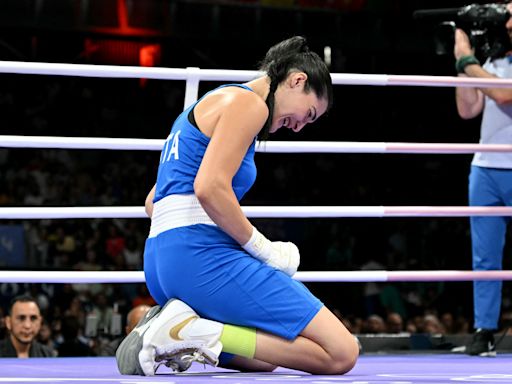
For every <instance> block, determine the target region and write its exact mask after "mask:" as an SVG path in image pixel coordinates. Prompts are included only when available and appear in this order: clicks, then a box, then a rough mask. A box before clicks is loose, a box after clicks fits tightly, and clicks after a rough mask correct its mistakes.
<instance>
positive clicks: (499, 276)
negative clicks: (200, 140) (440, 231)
mask: <svg viewBox="0 0 512 384" xmlns="http://www.w3.org/2000/svg"><path fill="white" fill-rule="evenodd" d="M293 277H294V279H296V280H299V281H303V282H406V281H475V280H487V281H497V280H512V271H332V272H330V271H327V272H324V271H311V272H297V273H296V274H295V275H294V276H293ZM0 282H1V283H71V284H73V283H75V284H78V283H144V282H145V278H144V272H142V271H0Z"/></svg>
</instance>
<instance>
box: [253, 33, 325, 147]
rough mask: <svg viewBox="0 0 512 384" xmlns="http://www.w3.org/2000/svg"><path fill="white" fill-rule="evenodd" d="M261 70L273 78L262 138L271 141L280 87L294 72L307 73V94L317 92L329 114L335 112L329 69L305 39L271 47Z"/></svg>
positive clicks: (297, 37)
mask: <svg viewBox="0 0 512 384" xmlns="http://www.w3.org/2000/svg"><path fill="white" fill-rule="evenodd" d="M259 69H260V70H261V71H265V72H266V73H267V75H268V76H269V77H270V92H269V94H268V96H267V99H266V100H265V102H266V104H267V106H268V110H269V116H268V119H267V121H266V122H265V125H264V126H263V128H262V130H261V132H260V136H261V138H263V139H266V138H267V137H268V133H269V130H270V126H271V124H272V116H273V114H274V93H275V91H276V89H277V86H278V85H279V84H281V83H282V82H283V81H284V80H286V78H287V77H288V74H289V73H290V72H292V71H300V72H304V73H305V74H306V75H307V76H308V79H307V81H306V84H305V86H304V90H305V91H310V90H313V92H315V94H316V95H317V97H318V98H320V99H322V98H326V99H327V110H329V109H330V108H331V106H332V99H333V93H332V79H331V74H330V72H329V68H328V67H327V65H326V64H325V63H324V61H323V60H322V59H321V58H320V56H318V55H317V54H316V53H315V52H312V51H310V50H309V47H308V45H307V42H306V39H305V38H304V37H302V36H294V37H291V38H289V39H287V40H284V41H281V42H280V43H278V44H276V45H274V46H273V47H271V48H270V49H269V50H268V52H267V54H266V55H265V58H264V59H263V60H262V61H261V62H260V65H259Z"/></svg>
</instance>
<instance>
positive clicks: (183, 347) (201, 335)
mask: <svg viewBox="0 0 512 384" xmlns="http://www.w3.org/2000/svg"><path fill="white" fill-rule="evenodd" d="M223 327H224V325H223V324H221V323H218V322H216V321H211V320H206V319H201V318H200V317H199V316H198V315H197V313H196V312H195V311H194V310H193V309H192V308H190V307H189V306H188V305H187V304H185V303H184V302H182V301H180V300H176V299H171V300H169V301H168V302H167V304H165V306H164V307H163V308H162V310H161V311H160V312H159V313H158V315H157V316H155V318H154V320H153V321H152V322H151V324H150V326H149V327H148V329H147V330H145V332H144V333H143V334H142V335H141V337H142V345H141V349H140V352H139V353H138V362H139V364H140V367H141V369H142V371H143V372H144V374H145V375H146V376H153V375H154V374H155V372H156V370H157V368H158V367H159V366H160V365H161V364H165V365H166V366H168V367H169V368H172V369H173V370H175V371H178V372H182V371H185V370H187V369H188V368H189V367H190V365H191V364H192V362H193V361H197V362H200V363H204V364H210V365H213V366H217V364H218V362H219V355H220V353H221V351H222V344H221V342H220V341H219V339H220V336H221V334H222V330H223Z"/></svg>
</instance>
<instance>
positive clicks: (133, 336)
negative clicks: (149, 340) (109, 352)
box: [116, 306, 161, 376]
mask: <svg viewBox="0 0 512 384" xmlns="http://www.w3.org/2000/svg"><path fill="white" fill-rule="evenodd" d="M160 309H161V308H160V307H159V306H155V307H152V308H151V309H150V310H149V311H148V313H147V314H146V316H144V317H143V318H142V319H141V321H140V322H139V323H138V324H137V326H136V327H135V329H134V330H133V331H131V332H130V334H129V335H128V336H126V337H125V338H124V340H123V341H122V342H121V344H120V345H119V347H118V348H117V351H116V361H117V368H118V369H119V372H120V373H121V374H122V375H140V376H145V373H144V371H143V370H142V367H141V365H140V362H139V352H140V351H141V349H142V344H143V343H142V341H143V336H144V334H145V332H146V330H147V329H148V328H149V327H145V328H144V326H145V325H146V324H147V323H149V321H150V320H152V319H153V318H154V317H155V316H157V315H158V314H159V313H160V312H161V311H160Z"/></svg>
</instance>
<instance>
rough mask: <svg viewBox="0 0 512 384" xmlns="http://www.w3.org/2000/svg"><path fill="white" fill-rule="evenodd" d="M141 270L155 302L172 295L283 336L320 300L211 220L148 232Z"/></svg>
mask: <svg viewBox="0 0 512 384" xmlns="http://www.w3.org/2000/svg"><path fill="white" fill-rule="evenodd" d="M144 273H145V277H146V284H147V286H148V289H149V291H150V293H151V295H152V296H153V298H154V299H155V300H156V301H157V302H158V304H160V305H164V304H165V303H166V302H167V301H168V300H169V299H170V298H177V299H179V300H182V301H184V302H185V303H187V304H188V305H190V306H191V307H192V308H193V309H194V310H195V311H196V312H197V313H198V315H199V316H201V317H204V318H206V319H210V320H215V321H219V322H221V323H224V324H233V325H239V326H244V327H252V328H256V329H258V330H262V331H265V332H268V333H271V334H274V335H277V336H280V337H283V338H285V339H288V340H292V339H294V338H296V337H297V335H299V334H300V332H301V331H302V330H303V329H304V328H305V327H306V326H307V325H308V324H309V322H310V321H311V320H312V319H313V317H314V316H315V315H316V314H317V313H318V311H319V310H320V308H321V307H322V306H323V303H322V302H321V301H320V300H318V299H317V298H316V297H315V296H313V294H312V293H311V292H310V291H309V290H308V289H307V288H306V287H305V286H304V285H303V284H302V283H301V282H299V281H296V280H294V279H292V278H290V277H289V276H288V275H286V274H285V273H284V272H281V271H278V270H275V269H273V268H271V267H269V266H268V265H266V264H264V263H262V262H261V261H259V260H257V259H255V258H253V257H252V256H250V255H249V254H248V253H247V252H245V251H244V250H243V249H242V247H241V246H240V245H239V244H238V243H237V242H236V241H235V240H234V239H233V238H231V237H230V236H229V235H227V234H226V233H225V232H224V231H222V230H221V229H220V228H218V227H217V226H214V225H208V224H195V225H190V226H185V227H178V228H173V229H170V230H168V231H165V232H162V233H160V234H159V235H157V236H156V237H150V238H148V239H147V240H146V247H145V251H144Z"/></svg>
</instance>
